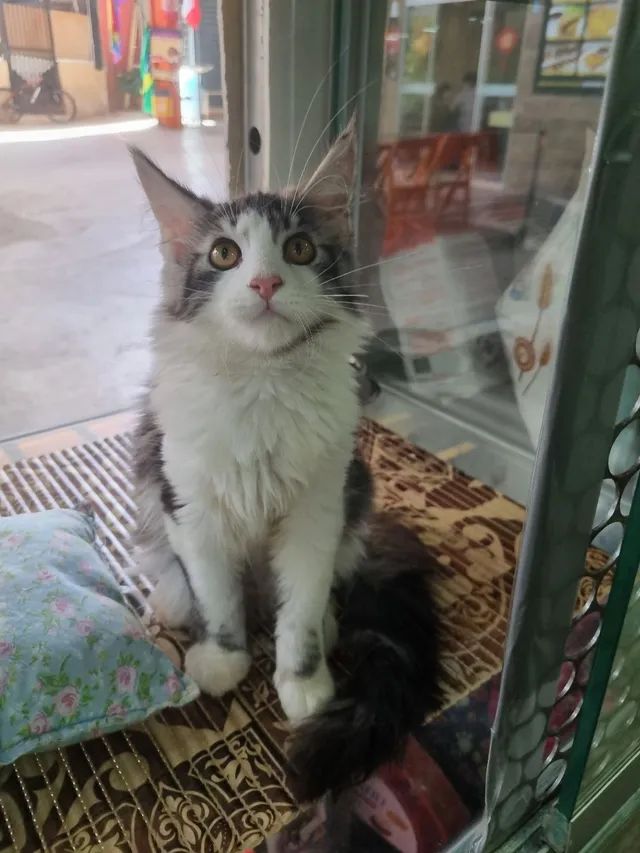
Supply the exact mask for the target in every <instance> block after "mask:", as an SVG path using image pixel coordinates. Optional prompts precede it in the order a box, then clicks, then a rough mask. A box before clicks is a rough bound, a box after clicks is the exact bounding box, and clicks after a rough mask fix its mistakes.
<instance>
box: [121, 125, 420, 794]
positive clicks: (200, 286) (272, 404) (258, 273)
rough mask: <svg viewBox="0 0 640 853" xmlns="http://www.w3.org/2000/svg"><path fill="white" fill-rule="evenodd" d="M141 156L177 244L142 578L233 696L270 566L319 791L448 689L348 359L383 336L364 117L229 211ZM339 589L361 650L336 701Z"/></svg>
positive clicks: (159, 325) (352, 643)
mask: <svg viewBox="0 0 640 853" xmlns="http://www.w3.org/2000/svg"><path fill="white" fill-rule="evenodd" d="M132 153H133V157H134V162H135V165H136V168H137V170H138V175H139V177H140V180H141V182H142V186H143V188H144V190H145V192H146V194H147V196H148V198H149V201H150V204H151V207H152V210H153V212H154V214H155V216H156V218H157V220H158V223H159V225H160V230H161V234H162V251H163V256H164V268H163V275H162V299H161V304H160V306H159V309H158V310H157V312H156V314H155V319H154V322H153V328H152V346H153V369H152V374H151V380H150V386H149V393H148V395H147V397H146V398H145V401H144V407H143V412H142V416H141V419H140V423H139V426H138V429H137V433H136V440H135V447H134V468H135V479H136V486H137V500H138V506H139V524H138V532H137V547H138V559H139V564H138V570H139V571H140V572H142V573H144V574H146V575H148V576H149V577H152V578H155V579H156V582H157V583H156V587H155V590H154V592H153V594H152V603H153V606H154V608H155V609H156V611H157V613H158V615H159V616H160V618H161V619H162V620H163V621H164V622H165V623H166V624H168V625H169V626H176V627H177V626H187V627H189V628H190V629H191V631H192V632H193V635H194V643H193V645H192V646H191V647H190V649H189V650H188V652H187V654H186V660H185V666H186V669H187V671H188V672H189V673H190V674H191V675H192V676H193V678H194V679H195V680H196V681H197V682H198V684H199V685H200V686H201V688H202V689H203V690H204V691H206V692H208V693H210V694H213V695H216V696H219V695H222V694H224V693H226V692H227V691H229V690H232V689H233V688H234V687H235V686H236V685H237V684H238V683H239V682H240V681H241V680H242V679H243V678H244V677H245V676H246V675H247V672H248V670H249V666H250V662H251V659H250V653H249V647H248V643H247V633H246V626H245V613H244V600H243V584H242V577H243V574H244V572H245V570H246V569H247V567H254V568H255V567H258V568H259V569H260V570H262V571H269V572H270V574H271V575H272V576H273V578H274V580H275V586H276V591H277V608H276V632H275V633H276V672H275V686H276V689H277V692H278V695H279V697H280V701H281V704H282V707H283V709H284V711H285V713H286V715H287V716H288V717H289V718H290V719H291V720H292V721H295V722H298V721H301V720H305V721H306V722H305V723H304V724H303V725H302V727H301V728H300V729H299V737H298V741H297V746H296V747H294V755H295V763H296V766H297V768H298V772H299V774H300V777H299V784H298V791H299V793H300V795H301V796H303V797H310V796H313V795H315V794H318V793H320V792H321V791H322V790H325V789H327V788H331V787H336V786H338V785H341V784H344V783H345V782H349V781H353V780H354V779H355V778H359V777H360V776H361V774H362V773H364V772H367V771H368V770H371V769H372V768H373V767H374V766H376V764H378V763H379V762H380V761H381V760H384V759H385V758H388V757H390V755H391V754H392V753H393V751H394V749H395V748H396V747H397V745H398V743H399V742H400V741H401V740H402V737H403V736H404V734H405V733H406V731H407V730H408V728H409V727H410V726H411V725H413V724H415V723H416V722H418V721H419V720H420V719H421V718H422V716H423V714H424V712H425V710H426V709H427V708H429V707H431V706H432V704H433V702H434V701H435V696H436V693H437V688H436V686H435V681H436V673H437V648H436V647H437V644H436V641H435V637H434V616H433V611H432V608H431V603H430V598H429V593H428V589H427V587H426V586H425V582H424V568H425V565H424V562H425V555H424V553H423V552H422V550H421V548H420V546H419V543H417V542H415V540H414V539H413V538H412V535H411V534H410V533H409V532H408V531H406V530H403V529H400V530H398V529H397V528H395V529H392V528H391V527H388V526H387V527H386V528H385V531H386V532H384V533H382V534H380V535H378V536H377V537H374V540H375V541H374V542H373V543H368V541H367V540H368V532H369V531H370V530H371V529H372V528H374V529H378V528H379V527H380V524H379V522H375V523H374V524H372V522H371V517H370V510H371V491H372V490H371V481H370V476H369V473H368V471H367V468H366V466H365V465H364V464H363V463H362V461H361V460H360V459H359V458H358V457H357V455H356V454H355V452H354V448H355V438H354V436H355V432H356V429H357V425H358V418H359V415H360V405H359V400H358V389H357V377H356V375H355V373H354V371H353V369H352V367H351V365H350V357H351V356H352V354H353V353H354V352H356V351H357V350H359V349H360V348H361V345H362V342H363V340H364V338H365V336H366V331H367V327H366V325H365V323H364V322H363V320H362V318H361V314H360V312H359V311H358V304H359V297H358V296H357V295H355V294H354V292H353V284H354V280H355V275H356V273H355V271H354V263H353V246H352V243H353V237H352V232H351V218H350V206H351V201H352V199H351V196H352V187H353V183H354V171H355V133H354V128H353V126H352V125H351V126H350V127H349V128H348V129H347V130H346V131H345V133H343V134H342V135H341V136H340V137H339V138H338V139H337V141H336V142H335V144H334V145H333V147H332V148H331V150H330V151H329V153H328V155H327V156H326V158H325V159H324V161H323V162H322V163H321V165H320V166H319V168H318V170H317V171H316V173H315V174H314V175H313V177H312V178H311V180H310V181H309V182H308V183H307V184H306V185H305V187H304V189H303V190H302V191H301V192H298V193H284V194H282V195H276V194H265V193H256V194H254V195H249V196H246V197H244V198H241V199H236V200H233V201H229V202H226V203H223V204H215V203H212V202H210V201H208V200H206V199H202V198H199V197H197V196H195V195H193V194H192V193H191V192H189V191H188V190H186V189H185V188H184V187H182V186H180V185H179V184H177V183H175V182H174V181H173V180H171V179H170V178H168V177H167V176H166V175H164V174H163V173H162V172H161V171H160V170H159V169H158V168H157V167H156V166H155V165H154V164H153V163H152V162H151V161H150V160H148V159H147V158H146V157H145V156H144V155H143V154H142V153H141V152H139V151H137V150H134V151H133V152H132ZM376 543H377V544H376ZM336 588H341V589H343V590H347V591H348V594H347V598H346V604H345V617H344V621H345V627H346V634H347V637H346V643H347V645H348V646H349V647H350V650H351V652H352V675H351V676H350V677H348V678H346V679H345V680H344V682H340V684H339V685H338V689H337V693H336V688H335V686H334V679H333V677H332V674H331V671H330V669H329V666H328V663H327V656H328V654H329V652H330V651H331V648H332V646H333V644H334V642H335V640H336V630H335V628H336V626H335V620H334V619H333V616H332V610H331V604H330V597H331V594H332V590H335V589H336ZM331 753H333V755H332V754H331ZM311 767H313V773H312V775H311V776H310V775H309V774H310V773H311V770H310V769H309V771H308V772H307V768H311Z"/></svg>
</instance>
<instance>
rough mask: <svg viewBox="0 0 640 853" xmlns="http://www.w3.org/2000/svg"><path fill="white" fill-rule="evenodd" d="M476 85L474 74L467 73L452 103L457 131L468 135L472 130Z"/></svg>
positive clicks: (472, 72) (471, 72)
mask: <svg viewBox="0 0 640 853" xmlns="http://www.w3.org/2000/svg"><path fill="white" fill-rule="evenodd" d="M476 84H477V76H476V73H475V72H474V71H467V73H466V74H465V75H464V77H463V78H462V89H461V90H460V92H459V93H458V96H457V98H456V99H455V101H454V109H455V110H456V113H457V129H458V130H460V131H462V132H463V133H469V132H470V131H471V130H472V124H473V104H474V101H475V98H476Z"/></svg>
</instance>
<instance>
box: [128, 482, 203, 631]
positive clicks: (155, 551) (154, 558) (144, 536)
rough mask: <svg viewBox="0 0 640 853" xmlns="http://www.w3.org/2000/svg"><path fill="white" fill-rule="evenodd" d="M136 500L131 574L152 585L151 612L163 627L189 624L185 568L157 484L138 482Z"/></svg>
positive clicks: (188, 601) (190, 606) (188, 597)
mask: <svg viewBox="0 0 640 853" xmlns="http://www.w3.org/2000/svg"><path fill="white" fill-rule="evenodd" d="M136 499H137V505H138V517H137V522H138V524H137V528H136V532H135V543H136V544H135V549H134V555H133V556H134V566H133V567H132V569H131V573H132V574H136V575H144V576H145V577H147V578H148V579H149V580H152V581H154V582H155V586H154V589H153V591H152V593H151V595H150V596H149V604H150V606H151V608H152V609H153V611H154V613H155V614H156V616H157V617H158V619H159V620H160V622H162V624H163V625H166V626H167V627H168V628H180V627H182V626H183V625H186V624H187V623H188V622H189V619H190V615H191V612H192V610H193V598H192V595H191V590H190V587H189V582H188V579H187V577H186V575H185V572H184V567H183V566H182V564H181V562H180V560H179V559H178V558H177V557H176V555H175V553H174V550H173V548H172V547H171V544H170V542H169V538H168V533H167V525H168V524H169V523H170V521H171V517H170V515H169V514H168V513H166V512H165V510H164V508H163V505H162V496H161V487H160V484H159V482H158V481H157V480H153V479H150V478H147V479H146V480H145V481H143V482H139V483H138V484H137V491H136Z"/></svg>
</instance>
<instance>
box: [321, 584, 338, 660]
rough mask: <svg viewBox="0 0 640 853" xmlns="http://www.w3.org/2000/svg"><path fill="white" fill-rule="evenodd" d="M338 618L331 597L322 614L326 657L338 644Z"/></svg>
mask: <svg viewBox="0 0 640 853" xmlns="http://www.w3.org/2000/svg"><path fill="white" fill-rule="evenodd" d="M338 634H339V628H338V620H337V618H336V608H335V602H334V601H333V599H332V598H330V599H329V603H328V604H327V611H326V613H325V614H324V650H325V654H326V655H327V657H328V656H329V655H330V654H331V653H332V652H333V650H334V649H335V647H336V645H337V644H338Z"/></svg>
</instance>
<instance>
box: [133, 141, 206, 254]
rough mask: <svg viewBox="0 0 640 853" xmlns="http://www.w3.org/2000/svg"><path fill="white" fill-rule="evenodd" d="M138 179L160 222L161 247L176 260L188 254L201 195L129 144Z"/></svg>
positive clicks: (201, 206)
mask: <svg viewBox="0 0 640 853" xmlns="http://www.w3.org/2000/svg"><path fill="white" fill-rule="evenodd" d="M129 151H130V152H131V156H132V158H133V163H134V165H135V167H136V171H137V173H138V177H139V178H140V183H141V184H142V188H143V190H144V191H145V193H146V195H147V198H148V199H149V203H150V205H151V210H152V211H153V213H154V216H155V217H156V219H157V220H158V224H159V225H160V233H161V235H162V242H163V244H164V249H165V251H166V253H167V254H169V256H170V257H171V258H172V259H173V260H174V261H176V262H177V263H182V262H183V261H184V260H185V259H186V258H187V257H188V255H189V253H190V250H189V246H190V242H191V240H192V239H193V235H194V229H195V226H196V224H197V223H198V221H199V220H200V219H201V218H202V216H203V215H204V213H205V212H206V210H207V206H206V204H205V202H204V201H202V199H200V198H198V196H196V195H194V194H193V193H191V192H189V190H188V189H186V187H183V186H181V185H180V184H179V183H177V182H176V181H174V180H172V179H171V178H169V177H168V176H167V175H165V173H164V172H163V171H162V169H159V168H158V166H156V164H155V163H154V162H153V161H152V160H150V159H149V158H148V157H147V155H146V154H143V153H142V151H140V149H139V148H134V147H131V148H129Z"/></svg>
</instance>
